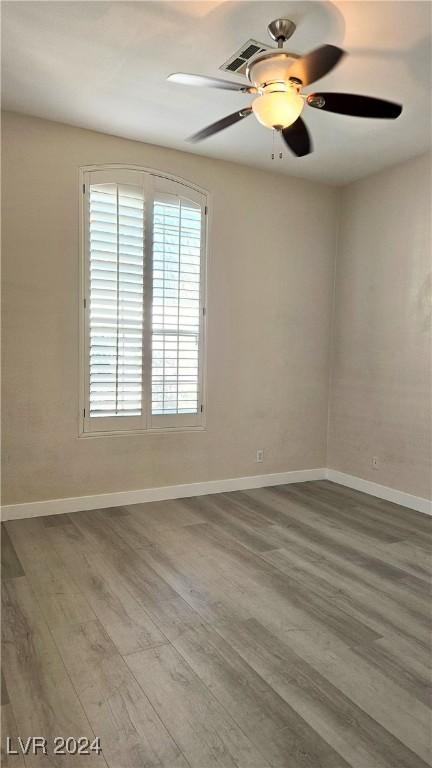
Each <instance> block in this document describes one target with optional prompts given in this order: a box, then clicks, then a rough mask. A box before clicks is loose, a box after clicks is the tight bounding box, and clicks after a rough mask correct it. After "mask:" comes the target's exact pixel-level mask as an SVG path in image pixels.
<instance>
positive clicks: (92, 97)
mask: <svg viewBox="0 0 432 768" xmlns="http://www.w3.org/2000/svg"><path fill="white" fill-rule="evenodd" d="M431 8H432V6H431V4H430V3H429V2H415V1H414V2H412V1H411V0H408V2H404V1H403V0H402V1H400V2H399V1H395V2H391V1H388V0H387V1H384V2H380V1H375V0H373V2H367V1H366V0H365V1H363V0H361V1H357V2H337V1H336V2H332V3H331V2H307V1H306V0H302V1H301V2H298V1H297V2H296V1H293V2H291V1H289V0H288V2H272V1H271V0H268V1H267V0H266V1H265V2H259V1H255V2H247V1H246V0H245V1H243V2H220V1H219V2H218V1H217V0H215V1H214V2H188V1H187V0H182V1H180V2H166V1H165V2H162V1H159V2H103V1H101V2H92V1H91V0H90V1H87V2H55V1H54V2H37V1H36V2H35V1H34V0H32V1H31V2H15V1H12V2H7V1H6V2H3V3H2V36H3V45H2V51H3V53H2V56H3V66H2V78H3V84H2V99H3V107H4V108H6V109H10V110H15V111H18V112H24V113H27V114H31V115H36V116H39V117H45V118H48V119H51V120H57V121H60V122H64V123H70V124H72V125H78V126H82V127H85V128H91V129H94V130H97V131H103V132H104V133H110V134H114V135H118V136H125V137H128V138H132V139H138V140H141V141H145V142H149V143H153V144H159V145H162V146H167V147H174V148H177V149H181V150H185V151H187V152H194V153H197V154H201V155H206V156H208V157H213V158H222V159H225V160H232V161H235V162H240V163H245V164H247V165H252V166H255V167H259V168H267V169H270V170H273V171H277V172H280V173H287V174H291V175H295V176H302V177H305V178H310V179H318V180H321V181H327V182H332V183H336V184H343V183H346V182H349V181H352V180H353V179H357V178H360V177H362V176H365V175H368V174H369V173H373V172H374V171H377V170H379V169H381V168H383V167H385V166H388V165H392V164H394V163H396V162H399V161H401V160H404V159H407V158H409V157H412V156H414V155H418V154H420V153H421V152H422V151H424V150H426V149H427V148H428V146H429V145H430V139H431V130H430V125H431V96H430V93H431V84H432V83H431V59H430V57H431V32H430V30H431ZM278 16H286V17H288V18H291V19H293V20H294V21H295V22H296V24H297V31H296V32H295V34H294V36H293V37H292V38H291V40H290V41H289V44H288V46H287V47H288V48H289V49H290V50H292V51H294V52H296V53H304V52H306V51H308V50H311V49H312V48H315V47H317V46H319V45H321V44H323V43H332V44H335V45H339V46H341V47H343V48H345V49H346V50H347V51H348V53H349V56H347V57H345V59H344V60H343V61H342V63H341V64H340V65H339V66H338V67H337V68H336V69H335V70H334V71H333V72H332V73H331V74H330V75H328V76H327V77H325V78H323V79H322V80H320V81H319V85H318V84H317V85H314V86H311V87H309V89H305V90H306V91H309V92H312V91H313V90H322V91H325V90H329V91H331V90H334V91H341V92H346V91H348V92H353V93H364V94H368V95H371V96H378V97H383V98H388V99H390V100H393V101H397V102H400V103H402V104H403V106H404V110H403V113H402V115H401V117H400V118H399V119H398V120H396V121H394V122H393V121H379V120H362V119H359V118H352V117H346V116H342V115H335V114H330V113H323V112H319V110H316V109H311V108H309V107H307V106H306V107H305V112H304V117H305V120H306V122H307V124H308V127H309V129H310V132H311V134H312V137H313V141H314V146H315V152H314V153H313V154H312V155H311V156H309V157H305V158H295V157H293V156H289V155H288V152H284V157H283V159H282V160H279V159H276V160H274V161H272V160H271V151H272V147H271V144H272V134H271V132H270V131H269V130H267V129H265V128H263V127H262V126H260V125H259V124H258V123H257V121H256V120H255V119H254V118H253V117H251V118H249V119H247V120H243V121H242V122H240V123H238V124H237V125H234V126H232V127H231V128H229V129H227V130H225V131H223V132H222V133H220V134H218V135H217V136H214V137H212V138H209V139H208V140H207V141H205V142H203V143H201V144H199V145H191V144H188V143H187V142H186V141H185V137H187V136H189V135H190V134H192V133H194V132H196V131H197V130H199V129H200V128H203V127H204V126H205V125H207V124H208V123H211V122H213V121H214V120H217V119H218V118H220V117H222V116H224V115H226V114H229V113H230V112H234V111H235V110H237V109H238V108H240V107H242V106H243V105H247V104H249V103H250V101H251V97H250V96H248V95H245V94H241V93H236V92H231V91H216V90H214V89H211V90H207V89H204V88H203V89H200V88H188V87H184V86H180V85H175V84H173V83H168V82H166V80H165V78H166V76H167V75H168V74H170V73H171V72H176V71H182V72H193V73H199V74H205V75H213V76H220V77H227V78H231V79H233V80H237V78H238V76H236V75H229V74H228V73H222V72H220V71H219V66H220V65H221V64H222V63H223V62H225V61H226V59H228V58H229V57H230V56H231V55H232V54H233V53H234V52H235V51H236V50H237V49H238V48H239V47H240V46H241V45H242V44H243V43H244V42H246V40H248V39H249V38H255V39H257V40H260V41H262V42H266V43H268V42H269V40H270V39H269V38H268V37H267V31H266V27H267V24H268V22H269V21H271V20H272V19H274V18H277V17H278Z"/></svg>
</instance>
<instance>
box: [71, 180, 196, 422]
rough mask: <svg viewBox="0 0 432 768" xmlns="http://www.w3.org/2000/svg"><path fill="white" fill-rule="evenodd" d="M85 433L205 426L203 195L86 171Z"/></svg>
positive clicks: (174, 185) (179, 185)
mask: <svg viewBox="0 0 432 768" xmlns="http://www.w3.org/2000/svg"><path fill="white" fill-rule="evenodd" d="M82 198H83V255H84V258H83V281H82V283H83V310H84V321H83V336H84V344H83V363H84V365H83V368H84V376H83V398H82V400H83V403H82V412H81V421H82V432H84V433H94V432H112V431H129V430H146V429H148V430H151V429H156V430H157V429H174V428H194V427H195V428H199V427H202V426H203V410H204V393H203V360H204V325H205V323H204V320H205V309H204V284H205V282H204V281H205V274H204V272H205V258H204V255H205V229H206V227H205V214H206V210H207V208H206V201H205V195H204V194H203V193H202V192H200V191H198V190H196V189H194V188H193V187H190V186H188V185H186V184H185V183H183V182H180V181H174V180H172V179H168V178H165V177H162V176H159V175H158V174H156V173H154V172H151V171H142V170H136V169H131V168H115V167H111V168H110V167H104V168H99V169H88V170H84V172H83V183H82Z"/></svg>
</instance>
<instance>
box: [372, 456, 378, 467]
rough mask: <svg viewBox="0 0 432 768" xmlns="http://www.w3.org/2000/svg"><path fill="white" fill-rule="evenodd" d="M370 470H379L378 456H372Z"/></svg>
mask: <svg viewBox="0 0 432 768" xmlns="http://www.w3.org/2000/svg"><path fill="white" fill-rule="evenodd" d="M372 469H379V466H378V456H372Z"/></svg>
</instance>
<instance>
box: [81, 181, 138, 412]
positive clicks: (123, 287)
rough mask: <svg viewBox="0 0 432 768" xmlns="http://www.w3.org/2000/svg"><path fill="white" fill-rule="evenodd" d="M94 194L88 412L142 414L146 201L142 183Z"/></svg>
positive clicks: (99, 188) (100, 187)
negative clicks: (141, 187) (136, 185)
mask: <svg viewBox="0 0 432 768" xmlns="http://www.w3.org/2000/svg"><path fill="white" fill-rule="evenodd" d="M89 197H90V212H89V222H90V416H100V417H102V416H104V417H110V416H140V415H141V408H142V343H143V334H142V327H143V273H144V245H143V242H144V241H143V237H144V219H143V215H144V201H143V192H142V189H140V188H139V187H133V186H126V185H124V184H123V185H122V184H94V185H91V187H90V190H89Z"/></svg>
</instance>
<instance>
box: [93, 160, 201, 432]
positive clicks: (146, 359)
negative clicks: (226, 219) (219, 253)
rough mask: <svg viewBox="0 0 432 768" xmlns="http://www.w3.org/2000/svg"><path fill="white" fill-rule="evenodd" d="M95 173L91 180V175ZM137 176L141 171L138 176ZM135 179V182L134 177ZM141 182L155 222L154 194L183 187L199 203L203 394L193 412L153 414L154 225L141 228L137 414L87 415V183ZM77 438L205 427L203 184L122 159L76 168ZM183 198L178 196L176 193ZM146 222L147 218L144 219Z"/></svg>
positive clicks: (147, 209)
mask: <svg viewBox="0 0 432 768" xmlns="http://www.w3.org/2000/svg"><path fill="white" fill-rule="evenodd" d="M92 174H93V178H92ZM136 174H141V180H140V178H139V176H137V175H136ZM133 178H134V179H135V182H134V181H132V179H133ZM137 180H140V181H142V183H143V188H144V219H145V220H146V219H147V217H150V221H151V222H152V221H153V202H154V197H155V195H156V194H157V192H162V193H163V192H164V191H167V192H171V193H174V194H177V195H179V193H180V192H181V189H182V188H184V199H186V200H187V199H189V200H192V201H193V202H195V203H198V204H199V205H200V207H201V210H202V217H203V218H202V226H201V252H200V329H199V333H200V337H199V338H200V344H199V354H198V367H199V369H198V386H199V391H200V393H201V398H200V404H199V406H201V410H200V409H199V410H198V413H197V414H171V415H169V414H166V415H165V414H157V415H156V414H155V415H152V412H151V407H152V404H151V376H152V366H151V349H152V347H151V338H152V326H151V318H152V279H151V277H152V258H153V243H152V235H153V226H152V224H150V226H149V225H147V226H146V225H145V226H144V254H145V256H144V302H143V303H144V318H143V386H142V403H143V414H142V415H141V416H112V417H105V416H104V417H90V415H89V414H90V408H89V398H90V391H89V389H90V388H89V375H90V359H89V353H90V348H89V341H90V333H89V331H90V327H89V305H90V301H89V298H90V292H89V287H90V286H89V282H90V280H89V277H90V273H89V263H90V249H89V237H88V234H89V204H88V191H89V184H90V183H103V181H106V182H109V181H111V182H113V183H116V182H119V181H120V182H122V181H124V182H125V183H128V184H130V183H136V181H137ZM79 196H80V205H79V247H80V258H79V264H80V275H79V281H80V286H79V339H80V344H79V348H80V351H79V355H80V361H79V376H80V382H79V414H78V436H79V437H86V438H87V437H103V436H108V435H127V434H134V435H136V434H140V433H141V434H157V433H170V432H200V431H203V430H205V429H206V410H207V409H206V389H207V388H206V359H207V357H206V341H207V279H206V277H207V256H208V227H209V216H208V211H209V204H208V199H209V193H208V191H207V190H205V189H203V188H202V187H199V186H197V185H196V184H193V183H192V182H189V181H187V180H185V179H183V178H181V177H178V176H174V175H173V174H169V173H165V172H162V171H159V170H155V169H152V168H147V167H143V166H138V165H131V164H127V165H124V164H122V163H109V164H102V165H87V166H81V167H80V168H79ZM180 197H181V194H180ZM147 220H148V219H147Z"/></svg>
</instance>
